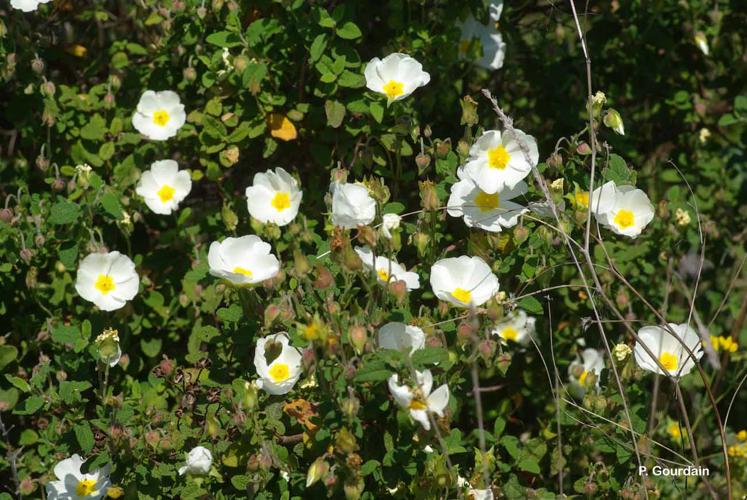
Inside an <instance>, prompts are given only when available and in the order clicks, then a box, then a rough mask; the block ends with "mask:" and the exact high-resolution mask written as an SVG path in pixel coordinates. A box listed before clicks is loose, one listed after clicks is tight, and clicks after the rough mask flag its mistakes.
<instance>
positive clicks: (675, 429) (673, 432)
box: [667, 422, 682, 439]
mask: <svg viewBox="0 0 747 500" xmlns="http://www.w3.org/2000/svg"><path fill="white" fill-rule="evenodd" d="M667 432H668V433H669V435H670V436H672V437H673V438H674V439H679V438H681V437H682V431H680V426H679V425H677V424H676V423H674V422H673V423H671V424H669V427H668V428H667Z"/></svg>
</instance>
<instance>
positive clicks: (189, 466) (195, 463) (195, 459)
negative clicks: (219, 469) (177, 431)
mask: <svg viewBox="0 0 747 500" xmlns="http://www.w3.org/2000/svg"><path fill="white" fill-rule="evenodd" d="M211 465H213V454H212V453H210V450H208V449H207V448H205V447H204V446H195V447H194V448H192V449H191V450H190V451H189V454H188V455H187V463H186V464H185V465H182V466H181V467H179V475H180V476H183V475H184V473H185V472H189V473H190V474H197V475H205V474H207V473H208V472H210V466H211Z"/></svg>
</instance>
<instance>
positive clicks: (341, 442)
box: [335, 427, 358, 455]
mask: <svg viewBox="0 0 747 500" xmlns="http://www.w3.org/2000/svg"><path fill="white" fill-rule="evenodd" d="M335 448H336V449H337V450H339V451H340V452H341V453H343V454H345V455H348V454H350V453H353V452H354V451H356V450H357V449H358V443H357V442H356V440H355V436H354V435H353V434H352V433H351V432H350V431H349V430H348V429H347V428H345V427H343V428H342V429H340V430H339V431H337V435H336V436H335Z"/></svg>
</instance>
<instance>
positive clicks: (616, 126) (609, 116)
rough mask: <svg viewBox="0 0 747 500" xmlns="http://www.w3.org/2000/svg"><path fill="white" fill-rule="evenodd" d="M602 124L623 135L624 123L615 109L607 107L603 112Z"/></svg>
mask: <svg viewBox="0 0 747 500" xmlns="http://www.w3.org/2000/svg"><path fill="white" fill-rule="evenodd" d="M603 121H604V124H605V125H607V126H608V127H609V128H611V129H612V130H614V131H615V133H616V134H619V135H625V125H624V124H623V121H622V117H621V116H620V113H618V112H617V110H615V109H612V108H610V109H608V110H607V112H606V113H605V114H604V119H603Z"/></svg>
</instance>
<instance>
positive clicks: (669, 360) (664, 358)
mask: <svg viewBox="0 0 747 500" xmlns="http://www.w3.org/2000/svg"><path fill="white" fill-rule="evenodd" d="M659 362H660V363H661V365H662V366H663V367H664V368H666V370H667V371H670V372H672V371H675V370H676V369H677V365H678V364H679V363H678V361H677V356H675V355H674V354H672V353H671V352H666V351H665V352H663V353H661V356H659Z"/></svg>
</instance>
